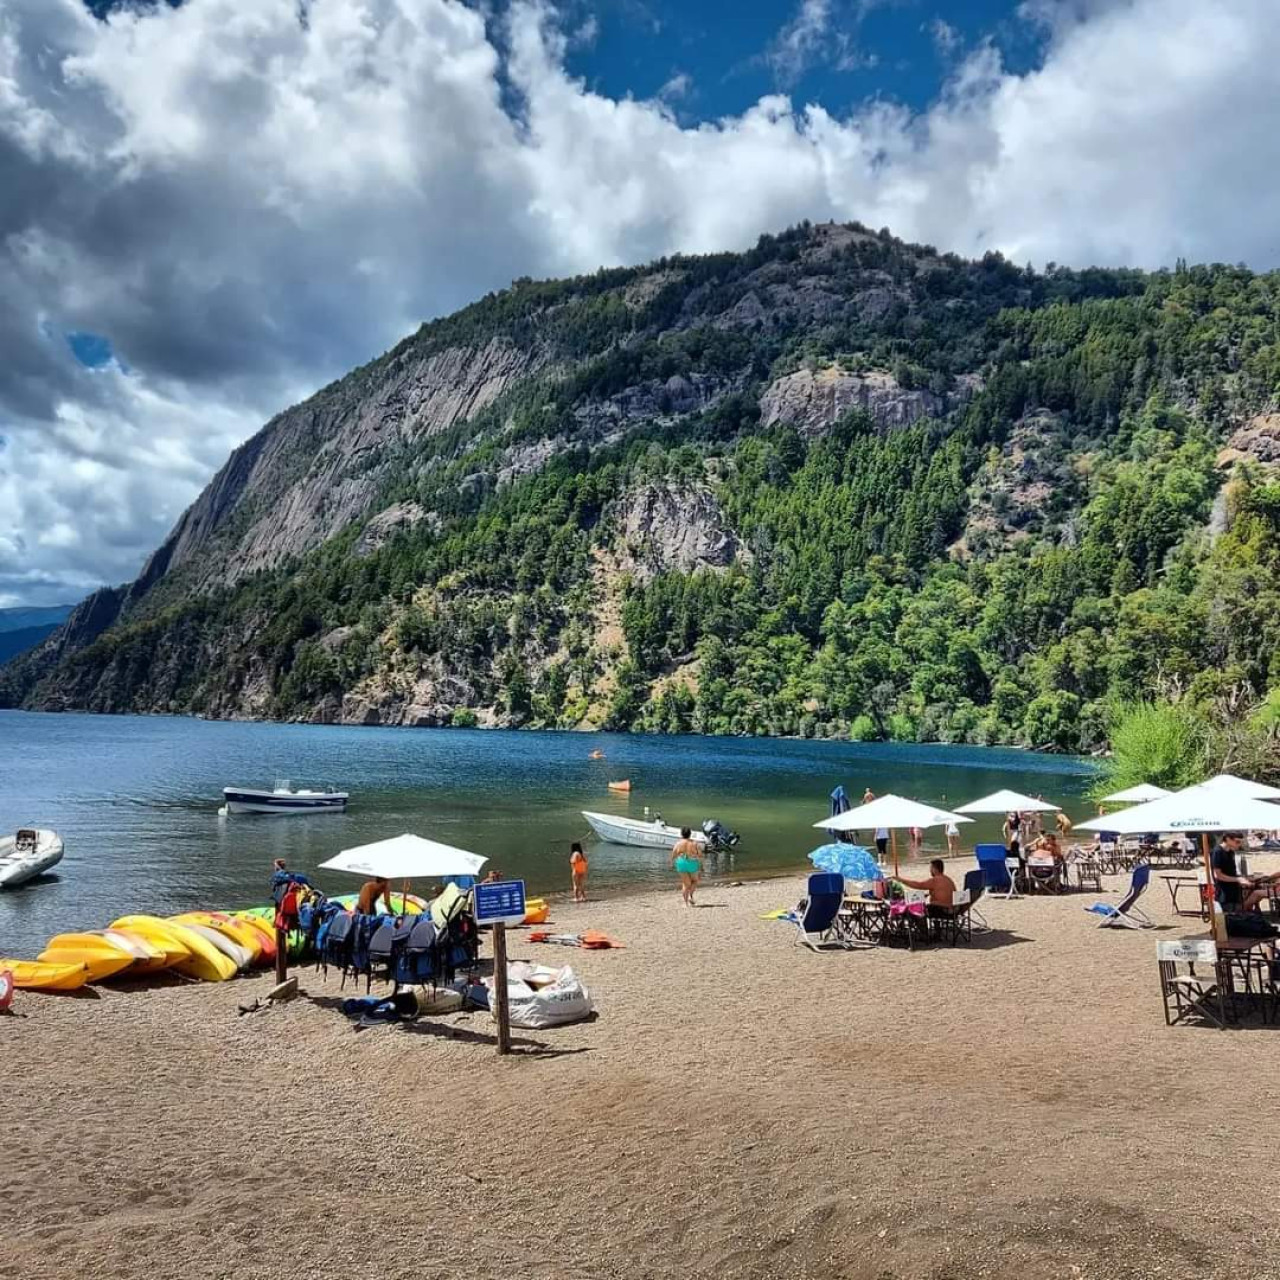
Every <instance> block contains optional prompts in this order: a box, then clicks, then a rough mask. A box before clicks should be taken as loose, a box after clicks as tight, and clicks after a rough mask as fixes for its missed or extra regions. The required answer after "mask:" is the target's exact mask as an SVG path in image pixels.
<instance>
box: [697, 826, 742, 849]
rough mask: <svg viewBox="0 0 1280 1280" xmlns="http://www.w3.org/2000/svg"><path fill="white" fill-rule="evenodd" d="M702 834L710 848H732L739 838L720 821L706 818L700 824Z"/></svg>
mask: <svg viewBox="0 0 1280 1280" xmlns="http://www.w3.org/2000/svg"><path fill="white" fill-rule="evenodd" d="M702 834H703V835H704V836H706V837H707V845H708V847H709V848H712V849H732V848H733V846H734V845H735V844H737V843H738V841H739V839H740V838H741V837H740V836H739V835H738V833H737V832H736V831H730V830H729V828H728V827H726V826H725V825H724V823H722V822H717V821H716V820H715V819H714V818H708V819H707V820H706V822H704V823H703V824H702Z"/></svg>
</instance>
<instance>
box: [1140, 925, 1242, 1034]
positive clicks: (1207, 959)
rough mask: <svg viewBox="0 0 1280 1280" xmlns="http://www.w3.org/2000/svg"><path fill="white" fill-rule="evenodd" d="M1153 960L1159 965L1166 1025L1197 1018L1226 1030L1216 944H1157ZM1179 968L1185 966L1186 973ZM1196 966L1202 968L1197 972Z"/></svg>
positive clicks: (1189, 941)
mask: <svg viewBox="0 0 1280 1280" xmlns="http://www.w3.org/2000/svg"><path fill="white" fill-rule="evenodd" d="M1156 961H1157V963H1158V964H1159V966H1160V995H1161V998H1162V999H1163V1000H1164V1020H1165V1024H1166V1026H1170V1027H1172V1026H1174V1025H1175V1024H1176V1023H1179V1022H1182V1021H1184V1020H1185V1019H1187V1018H1191V1017H1199V1018H1206V1019H1208V1021H1210V1022H1212V1023H1213V1024H1214V1026H1216V1027H1220V1028H1221V1029H1222V1030H1224V1031H1225V1030H1226V1027H1227V1002H1226V993H1225V990H1224V986H1223V983H1222V980H1221V974H1220V971H1219V965H1218V947H1217V944H1216V943H1214V942H1213V941H1211V940H1209V939H1190V938H1184V939H1182V940H1181V941H1179V942H1157V943H1156ZM1179 965H1186V972H1185V973H1184V972H1182V971H1181V970H1180V969H1179ZM1196 965H1200V967H1201V968H1200V972H1199V973H1197V972H1196Z"/></svg>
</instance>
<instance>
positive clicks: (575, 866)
mask: <svg viewBox="0 0 1280 1280" xmlns="http://www.w3.org/2000/svg"><path fill="white" fill-rule="evenodd" d="M569 870H570V871H571V873H572V875H573V900H574V902H586V900H587V855H586V854H585V853H584V852H583V851H582V842H581V841H580V840H575V841H574V842H573V844H572V845H570V846H569Z"/></svg>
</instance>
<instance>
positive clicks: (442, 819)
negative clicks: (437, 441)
mask: <svg viewBox="0 0 1280 1280" xmlns="http://www.w3.org/2000/svg"><path fill="white" fill-rule="evenodd" d="M597 749H598V750H601V751H603V752H604V753H605V756H606V759H604V760H590V759H588V756H589V754H590V753H591V752H592V751H593V750H597ZM0 763H2V767H0V832H5V833H9V832H12V831H13V830H15V829H16V828H17V827H19V826H40V827H52V828H53V829H55V830H56V831H58V832H59V833H60V834H61V835H62V836H63V838H64V840H65V841H66V856H65V857H64V858H63V860H62V862H61V863H60V864H59V866H58V868H57V869H56V873H55V874H54V875H53V876H50V877H48V878H46V879H44V880H42V881H40V882H38V883H33V884H31V885H28V886H26V887H24V888H22V889H17V890H9V891H7V892H0V955H10V956H33V955H34V954H35V953H36V952H37V951H38V950H40V949H41V948H42V947H43V945H44V943H45V941H46V939H47V938H49V936H50V935H52V934H54V933H58V932H62V931H67V930H78V929H94V928H101V927H102V926H103V925H105V924H106V923H107V922H108V921H110V920H112V919H114V918H115V917H117V916H119V915H123V914H125V913H127V912H151V913H156V914H161V915H163V914H169V913H173V912H177V911H181V910H190V909H193V908H196V907H205V908H217V907H241V906H251V905H253V904H255V903H260V902H263V901H265V900H266V899H267V897H268V896H269V894H268V889H267V886H268V882H269V880H270V873H271V861H272V859H273V858H277V857H283V858H286V859H288V864H289V866H290V867H293V868H297V869H301V870H304V871H307V872H311V871H313V869H314V868H315V866H316V864H317V863H319V862H322V861H323V860H324V859H326V858H328V857H330V856H332V855H333V854H335V853H337V852H338V851H339V850H340V849H343V848H347V847H349V846H351V845H355V844H363V843H365V842H367V841H370V840H379V839H382V838H384V837H386V836H393V835H399V834H400V833H401V832H404V831H413V832H417V833H418V834H420V835H425V836H430V837H432V838H434V839H438V840H442V841H444V842H445V843H447V844H455V845H459V846H461V847H463V848H466V849H472V850H474V851H476V852H477V853H483V854H486V855H487V856H488V857H489V858H490V859H491V863H492V865H493V866H495V867H498V868H499V869H501V871H502V872H503V874H504V875H506V876H508V877H516V876H523V877H524V878H525V879H526V881H527V882H528V888H529V891H530V893H531V894H532V893H538V892H543V891H548V890H562V889H565V888H567V887H568V851H569V842H570V841H571V840H574V839H583V840H584V841H585V840H586V838H587V837H588V836H589V835H590V831H589V829H588V828H587V825H586V823H585V822H584V821H583V819H582V817H581V813H580V811H581V810H582V809H594V810H598V811H601V812H607V813H618V814H627V815H630V816H632V817H643V816H645V811H646V807H647V808H648V809H650V810H653V811H660V812H661V813H662V814H663V816H664V817H665V818H666V819H667V821H669V822H676V823H688V824H690V825H692V826H697V825H699V824H701V822H702V821H703V819H705V818H718V819H720V821H722V822H724V823H726V824H727V825H728V826H730V827H733V828H734V829H736V830H737V831H739V832H740V833H741V834H742V843H741V844H740V845H739V846H738V847H737V849H736V850H734V852H733V853H732V855H722V856H721V857H720V859H719V866H718V868H716V870H717V871H718V874H720V875H722V876H735V875H741V876H751V875H759V874H762V873H765V872H769V871H778V870H785V869H790V870H799V869H801V868H803V867H804V866H805V865H806V863H805V855H806V853H807V852H808V851H809V850H810V849H812V848H814V847H815V846H816V845H818V844H820V843H822V842H823V836H822V833H821V832H818V831H813V830H811V829H810V824H811V823H813V822H815V821H816V820H818V819H819V818H821V817H822V816H823V815H824V814H826V813H827V812H828V811H829V801H828V797H829V795H830V793H831V790H832V788H834V787H835V786H836V785H837V784H838V783H843V784H844V786H845V788H846V789H847V791H848V792H849V795H850V797H851V798H853V799H854V801H855V802H856V801H857V800H858V799H859V798H860V797H861V795H862V792H863V790H864V789H865V788H866V787H868V786H869V787H871V789H872V790H873V791H875V792H876V794H877V795H879V794H883V793H885V792H897V793H899V794H902V795H908V796H914V797H916V798H918V799H920V800H927V801H931V802H933V803H936V804H948V803H949V804H952V805H955V804H962V803H964V802H965V801H966V800H972V799H975V798H976V797H978V796H980V795H985V794H986V793H988V792H991V791H994V790H996V789H997V788H999V787H1011V788H1013V789H1015V790H1019V791H1024V792H1030V793H1031V794H1043V795H1044V796H1045V797H1047V798H1048V799H1050V800H1053V801H1056V802H1059V803H1061V804H1062V805H1063V806H1064V807H1065V808H1066V810H1067V812H1068V814H1070V815H1071V816H1072V817H1073V818H1077V817H1081V816H1083V815H1084V814H1085V813H1086V812H1089V807H1088V805H1087V804H1086V803H1085V802H1084V801H1083V799H1082V798H1081V797H1082V795H1083V792H1084V790H1085V788H1086V787H1087V786H1088V783H1089V781H1090V777H1091V773H1092V766H1091V764H1090V762H1089V761H1087V760H1077V759H1074V758H1071V757H1064V756H1041V755H1035V754H1033V753H1030V752H1026V751H1014V750H1006V749H997V748H981V747H961V746H917V745H899V744H889V743H871V744H864V743H849V742H812V741H790V740H778V739H763V738H698V737H675V738H663V737H643V736H631V735H625V734H581V733H539V732H524V731H520V732H516V731H511V732H506V731H498V730H462V729H437V730H421V729H419V730H415V729H381V728H354V727H333V726H319V725H288V724H245V723H238V722H229V721H201V720H190V719H180V718H169V717H156V716H89V715H71V714H62V715H47V714H37V713H31V712H20V711H0ZM277 778H289V779H291V780H292V781H293V783H294V785H295V786H302V785H316V784H321V783H334V784H337V785H339V786H342V787H345V788H346V789H347V790H349V791H350V792H351V804H350V808H349V809H348V811H347V812H346V813H345V814H315V815H308V816H288V817H271V816H267V817H257V816H235V817H230V818H220V817H219V816H218V808H219V806H220V805H221V802H222V795H221V793H222V788H223V787H224V786H227V785H240V786H270V785H271V784H272V782H273V781H274V780H275V779H277ZM620 778H630V779H631V784H632V792H631V795H630V796H629V797H627V796H617V795H612V794H610V793H609V791H608V790H607V787H606V783H607V782H608V781H609V780H611V779H620ZM1000 821H1001V819H999V818H983V819H980V820H978V821H976V822H974V823H973V824H972V825H971V826H966V827H965V828H963V831H964V840H965V843H966V845H967V846H971V845H972V844H973V842H974V841H975V840H981V839H988V838H991V837H992V836H996V835H998V829H999V825H1000ZM943 843H945V842H944V841H943V839H942V835H941V832H940V831H933V832H929V833H927V838H926V847H940V846H941V845H942V844H943ZM588 852H589V854H590V855H591V873H590V886H591V889H592V890H593V891H594V892H597V893H598V892H607V891H608V890H609V889H610V888H611V887H612V888H615V889H616V888H617V887H619V886H622V885H629V884H642V883H669V882H670V881H671V879H672V877H671V874H670V872H669V871H668V869H667V863H666V858H665V856H664V855H663V854H661V853H655V852H653V851H645V850H642V849H628V848H620V847H617V846H614V845H597V846H595V847H594V849H593V848H592V847H591V846H590V845H589V846H588ZM316 880H317V883H319V884H320V885H321V886H322V887H323V888H325V889H327V890H329V891H330V892H334V893H337V892H342V891H346V890H351V889H354V888H357V887H358V881H357V880H356V879H355V878H354V877H349V876H343V875H334V874H332V873H328V874H326V873H322V874H321V875H320V876H319V877H316ZM417 887H422V888H425V887H426V886H417ZM673 892H674V886H673Z"/></svg>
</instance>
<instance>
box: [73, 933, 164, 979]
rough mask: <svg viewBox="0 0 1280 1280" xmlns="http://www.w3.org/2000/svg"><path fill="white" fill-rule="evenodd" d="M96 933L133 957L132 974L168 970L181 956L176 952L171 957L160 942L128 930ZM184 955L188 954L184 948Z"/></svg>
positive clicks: (130, 970) (130, 971)
mask: <svg viewBox="0 0 1280 1280" xmlns="http://www.w3.org/2000/svg"><path fill="white" fill-rule="evenodd" d="M94 932H95V933H98V934H100V935H101V936H102V937H104V938H106V939H108V940H109V941H111V942H114V943H115V944H116V946H118V947H121V948H123V949H124V950H126V951H128V952H129V954H130V955H132V956H133V966H132V968H130V969H129V970H128V972H129V973H130V974H131V975H132V974H138V973H155V972H157V971H158V970H160V969H167V968H168V967H169V966H170V965H171V964H172V963H173V962H174V961H175V960H178V959H181V956H180V955H179V954H178V953H177V952H176V951H175V952H174V954H173V955H172V956H171V955H170V954H169V952H168V951H166V950H165V948H164V947H162V946H161V945H160V944H159V943H158V942H150V941H148V940H147V939H146V938H144V937H143V936H142V935H141V934H140V933H130V932H129V931H128V930H127V929H95V930H94ZM182 954H186V948H185V947H184V948H183V952H182Z"/></svg>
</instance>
